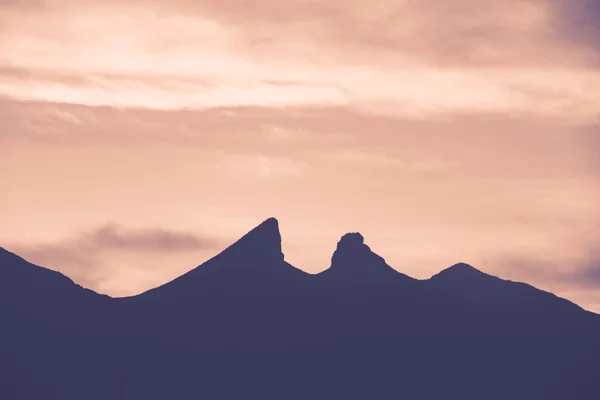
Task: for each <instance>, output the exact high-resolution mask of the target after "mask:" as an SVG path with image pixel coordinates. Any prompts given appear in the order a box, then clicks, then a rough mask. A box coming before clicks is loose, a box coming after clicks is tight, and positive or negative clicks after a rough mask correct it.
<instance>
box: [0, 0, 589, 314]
mask: <svg viewBox="0 0 600 400" xmlns="http://www.w3.org/2000/svg"><path fill="white" fill-rule="evenodd" d="M0 188H1V189H0V246H2V247H5V248H7V249H9V250H11V251H14V252H16V253H18V254H19V255H21V256H23V257H25V258H26V259H28V260H29V261H32V262H34V263H36V264H38V265H43V266H46V267H48V268H51V269H54V270H58V271H60V272H62V273H64V274H66V275H68V276H69V277H71V278H72V279H73V280H75V281H76V282H77V283H79V284H81V285H83V286H86V287H89V288H91V289H94V290H96V291H98V292H101V293H107V294H110V295H113V296H127V295H133V294H137V293H140V292H142V291H144V290H147V289H149V288H152V287H155V286H157V285H160V284H163V283H165V282H167V281H169V280H171V279H173V278H175V277H177V276H179V275H181V274H183V273H184V272H187V271H188V270H190V269H192V268H194V267H195V266H197V265H199V264H201V263H202V262H204V261H206V260H207V259H209V258H210V257H212V256H214V255H216V254H217V253H219V252H220V251H221V250H223V249H224V248H226V247H227V246H228V245H229V244H231V243H233V242H234V241H235V240H237V239H238V238H239V237H241V236H242V235H243V234H245V233H246V232H247V231H249V230H250V229H252V228H253V227H254V226H256V225H258V224H259V223H260V222H262V221H263V220H265V219H267V218H269V217H276V218H278V220H279V222H280V227H281V231H282V236H283V251H284V253H285V255H286V259H287V260H288V261H289V262H290V263H292V264H293V265H295V266H297V267H299V268H301V269H303V270H305V271H308V272H311V273H316V272H319V271H321V270H324V269H325V268H327V267H328V266H329V264H330V258H331V255H332V253H333V251H334V250H335V246H336V243H337V241H338V240H339V238H340V237H341V236H342V235H343V234H344V233H346V232H350V231H359V232H361V233H362V234H363V235H364V236H365V238H366V242H367V243H368V244H369V246H370V247H371V248H372V249H373V250H374V251H375V252H377V253H378V254H380V255H381V256H383V257H384V258H385V259H386V260H387V262H388V263H389V264H390V265H391V266H393V267H394V268H396V269H398V270H400V271H402V272H404V273H407V274H409V275H411V276H414V277H416V278H420V279H425V278H428V277H430V276H431V275H433V274H435V273H437V272H439V271H440V270H442V269H444V268H446V267H448V266H450V265H452V264H454V263H457V262H459V261H460V262H467V263H470V264H472V265H474V266H475V267H477V268H478V269H480V270H482V271H485V272H488V273H491V274H494V275H498V276H500V277H503V278H506V279H511V280H516V281H526V282H528V283H531V284H533V285H534V286H536V287H539V288H541V289H544V290H548V291H552V292H554V293H556V294H558V295H560V296H563V297H566V298H568V299H570V300H572V301H575V302H576V303H578V304H580V305H582V306H583V307H585V308H587V309H590V310H593V311H596V312H600V246H599V243H598V237H599V236H600V235H599V234H600V228H598V226H600V224H599V222H600V1H598V0H489V1H486V2H482V1H479V0H455V1H452V2H440V1H434V0H381V1H377V2H373V1H367V0H329V1H318V0H286V1H281V0H244V1H236V0H199V1H184V0H169V1H166V0H119V1H117V0H102V1H101V0H82V1H77V2H73V1H67V0H46V1H44V0H0Z"/></svg>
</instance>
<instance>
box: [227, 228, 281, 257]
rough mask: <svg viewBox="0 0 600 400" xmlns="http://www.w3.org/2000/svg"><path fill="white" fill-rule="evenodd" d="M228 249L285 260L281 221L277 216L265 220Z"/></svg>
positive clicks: (229, 250)
mask: <svg viewBox="0 0 600 400" xmlns="http://www.w3.org/2000/svg"><path fill="white" fill-rule="evenodd" d="M226 251H228V252H238V251H243V252H246V253H248V254H254V255H258V256H261V258H263V257H265V258H269V259H280V260H283V252H282V251H281V233H280V232H279V222H278V221H277V219H275V218H269V219H267V220H265V221H264V222H262V223H261V224H260V225H258V226H257V227H256V228H254V229H252V230H251V231H250V232H248V233H247V234H246V235H244V236H243V237H242V238H241V239H240V240H238V241H237V242H235V243H234V244H233V245H232V246H231V247H229V249H227V250H226Z"/></svg>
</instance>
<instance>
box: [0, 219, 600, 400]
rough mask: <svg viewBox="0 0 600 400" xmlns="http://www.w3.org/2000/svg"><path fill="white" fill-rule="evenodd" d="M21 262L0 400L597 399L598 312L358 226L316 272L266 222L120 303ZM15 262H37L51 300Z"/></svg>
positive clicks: (3, 307)
mask: <svg viewBox="0 0 600 400" xmlns="http://www.w3.org/2000/svg"><path fill="white" fill-rule="evenodd" d="M15 260H17V261H18V260H21V261H19V263H17V264H18V265H17V264H14V262H15ZM9 261H10V262H11V264H10V265H7V263H8V262H9ZM22 263H27V262H26V261H25V260H22V259H20V258H18V257H17V256H15V255H9V254H8V252H6V251H0V286H1V288H2V289H4V290H0V323H2V328H3V329H0V377H2V378H1V379H0V398H2V399H5V398H6V399H11V400H34V399H45V398H55V399H61V400H79V399H82V398H85V399H86V400H106V399H112V398H115V399H120V400H134V399H140V398H143V399H145V400H163V399H165V398H176V399H192V398H209V399H212V400H237V399H240V398H260V399H264V400H280V399H286V400H305V399H307V398H310V399H314V400H331V399H337V398H343V399H356V400H362V399H365V398H370V399H374V400H379V399H381V400H384V399H390V398H410V399H414V400H437V399H440V398H449V397H450V398H460V399H463V400H480V399H486V400H505V399H507V398H526V399H528V400H563V399H565V398H572V399H577V400H588V399H589V400H595V399H596V398H597V390H598V388H597V377H598V376H599V375H600V365H599V364H598V362H597V361H598V360H600V343H599V342H598V337H600V316H599V315H597V314H593V313H591V312H586V311H584V310H582V309H581V308H579V307H578V306H576V305H574V304H572V303H570V302H568V301H566V300H564V299H560V298H558V297H556V296H553V295H551V294H548V293H546V292H543V291H540V290H538V289H536V288H533V287H531V286H529V285H525V284H519V283H514V282H510V281H505V280H502V279H500V278H497V277H493V276H491V275H487V274H485V273H483V272H481V271H478V270H476V269H474V268H473V267H471V266H468V265H467V264H461V263H459V264H455V265H454V266H452V267H450V268H447V269H446V270H444V271H442V272H440V273H439V274H437V275H436V276H437V277H436V276H434V277H432V278H430V279H428V280H422V281H419V280H416V279H413V278H410V277H408V276H406V275H404V274H402V273H400V272H398V271H396V270H394V269H393V268H391V267H390V266H389V265H388V264H387V263H386V262H385V259H383V258H382V257H381V256H379V255H377V254H376V253H374V252H373V251H372V250H371V249H370V247H369V246H368V245H367V244H366V243H365V241H364V237H363V236H362V235H361V234H359V233H356V232H353V233H350V234H347V235H344V236H342V238H341V239H340V241H339V242H338V245H337V247H336V250H335V252H334V255H333V256H332V262H331V266H330V268H329V270H328V271H329V272H328V273H326V272H324V273H321V274H314V275H310V274H307V273H305V272H303V271H301V270H298V269H296V268H295V267H293V266H291V265H290V264H289V263H287V262H286V261H285V256H284V254H283V252H282V251H281V235H280V233H279V228H278V222H277V221H276V220H274V219H268V220H266V221H265V222H263V223H262V224H260V225H259V226H257V227H256V228H255V229H253V230H251V231H250V232H248V234H246V235H244V236H243V237H242V238H241V239H240V240H238V241H236V242H235V243H234V244H232V245H231V246H230V247H228V248H227V249H225V250H224V251H222V252H221V253H219V254H218V255H217V256H215V257H213V258H212V259H210V260H208V261H207V262H205V263H203V264H201V265H200V266H199V267H197V268H195V269H193V270H191V271H189V272H188V273H186V274H184V275H182V276H181V277H179V278H177V279H175V280H173V281H171V282H168V283H166V284H165V285H162V286H159V287H158V288H155V289H152V290H150V291H147V292H144V293H142V294H140V295H137V296H133V297H129V298H115V299H110V301H108V300H107V299H104V297H102V296H100V295H97V294H95V295H92V294H91V292H85V294H84V291H82V290H71V289H73V288H74V287H77V286H76V284H74V283H72V282H70V281H68V282H70V283H69V284H68V285H67V287H68V288H70V289H64V287H63V286H62V285H63V284H62V283H64V282H67V281H66V280H64V279H58V282H62V283H59V284H57V285H55V279H54V278H56V276H60V275H56V274H54V273H49V272H47V271H44V269H43V267H35V268H33V267H32V266H29V265H25V264H22ZM21 267H23V268H21ZM8 270H11V271H19V270H22V271H33V274H34V275H35V278H34V279H39V280H41V282H42V283H43V284H44V285H42V287H49V288H50V289H49V291H48V293H50V294H51V296H49V297H44V296H42V297H39V296H38V295H37V293H36V290H33V291H31V290H23V289H24V288H26V286H27V284H28V283H27V281H28V279H29V278H28V275H27V274H26V275H27V276H25V277H24V278H23V277H21V278H22V279H21V278H19V279H13V280H9V279H6V278H7V277H8V276H9V275H8V273H7V271H8ZM40 271H41V272H40ZM46 277H51V278H52V279H49V280H47V281H46V280H45V278H46ZM434 278H435V279H434ZM2 285H4V286H2ZM89 296H91V297H89ZM96 300H98V301H96ZM432 382H435V384H432Z"/></svg>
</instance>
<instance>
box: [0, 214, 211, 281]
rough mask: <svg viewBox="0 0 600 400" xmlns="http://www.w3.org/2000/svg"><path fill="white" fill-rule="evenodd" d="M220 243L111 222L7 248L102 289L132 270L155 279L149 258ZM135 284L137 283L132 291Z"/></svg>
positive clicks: (193, 250)
mask: <svg viewBox="0 0 600 400" xmlns="http://www.w3.org/2000/svg"><path fill="white" fill-rule="evenodd" d="M220 246H221V242H220V240H218V239H215V238H207V237H200V236H197V235H194V234H192V233H187V232H174V231H167V230H164V229H154V228H152V229H134V230H132V229H126V228H123V227H121V226H118V225H114V224H110V225H106V226H102V227H99V228H97V229H94V230H90V231H87V232H83V233H80V234H78V235H75V236H72V237H68V238H65V239H62V240H57V241H54V242H46V243H26V244H18V243H17V244H14V245H10V246H8V247H10V249H11V250H12V251H14V252H16V253H17V254H19V255H20V256H22V257H24V258H25V259H27V260H28V261H31V262H33V263H35V264H38V265H41V266H44V267H47V268H52V269H57V270H60V271H62V272H64V273H65V274H66V275H68V276H69V277H71V278H72V279H73V280H75V281H76V282H77V283H79V284H81V285H83V286H86V287H89V288H93V289H99V288H103V283H104V281H106V280H111V279H114V276H115V275H128V274H131V273H132V271H140V270H141V271H144V272H145V274H147V277H146V279H150V280H152V278H154V275H156V271H153V267H152V263H147V258H148V257H157V256H158V257H160V256H161V255H169V256H170V257H173V258H176V255H177V254H181V253H194V252H196V253H197V252H198V251H201V250H210V251H213V252H216V251H217V249H218V248H219V247H220ZM131 260H133V263H132V262H131ZM136 260H137V263H135V261H136ZM200 261H202V260H198V262H200ZM123 262H125V263H127V267H126V268H124V269H129V271H128V270H122V271H118V270H117V271H115V267H114V265H120V263H123ZM121 265H122V264H121ZM185 267H190V266H185ZM159 275H161V274H160V273H159ZM159 282H160V281H159ZM135 287H136V285H135V283H134V284H133V288H134V289H133V290H135ZM109 289H110V288H109Z"/></svg>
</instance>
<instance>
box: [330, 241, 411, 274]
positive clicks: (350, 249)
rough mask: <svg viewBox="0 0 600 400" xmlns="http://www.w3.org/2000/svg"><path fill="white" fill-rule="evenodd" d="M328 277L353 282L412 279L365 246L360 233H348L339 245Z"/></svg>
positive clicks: (332, 259)
mask: <svg viewBox="0 0 600 400" xmlns="http://www.w3.org/2000/svg"><path fill="white" fill-rule="evenodd" d="M324 275H326V276H331V277H333V276H335V277H337V279H339V278H341V277H345V278H343V280H342V283H343V282H345V279H350V280H351V281H353V282H354V281H355V280H356V281H358V282H372V281H378V282H380V281H384V282H389V281H393V280H395V279H397V278H402V279H404V278H406V279H412V278H410V277H408V276H406V275H404V274H402V273H400V272H398V271H396V270H395V269H393V268H392V267H390V266H389V265H388V264H387V263H386V262H385V259H384V258H383V257H381V256H379V255H378V254H376V253H374V252H373V251H371V248H370V247H369V246H367V245H366V244H365V238H364V236H363V235H362V234H360V233H358V232H350V233H346V234H345V235H343V236H342V238H341V239H340V240H339V242H338V243H337V248H336V250H335V252H334V253H333V257H332V258H331V267H330V268H329V269H327V270H325V271H324Z"/></svg>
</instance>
